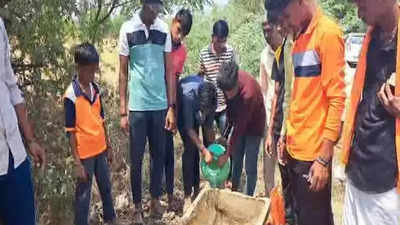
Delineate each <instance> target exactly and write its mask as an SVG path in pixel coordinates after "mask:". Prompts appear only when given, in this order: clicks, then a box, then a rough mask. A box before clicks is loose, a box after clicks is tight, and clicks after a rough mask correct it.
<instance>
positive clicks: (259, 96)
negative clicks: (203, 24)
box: [0, 0, 400, 225]
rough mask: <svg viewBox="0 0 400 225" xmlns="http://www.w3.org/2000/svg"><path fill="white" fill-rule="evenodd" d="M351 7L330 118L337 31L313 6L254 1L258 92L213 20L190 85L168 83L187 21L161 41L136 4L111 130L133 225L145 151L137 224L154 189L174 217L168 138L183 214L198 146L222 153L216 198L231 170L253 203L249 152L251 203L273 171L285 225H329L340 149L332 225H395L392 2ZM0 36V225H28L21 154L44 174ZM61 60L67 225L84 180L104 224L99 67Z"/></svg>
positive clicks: (145, 6) (85, 55)
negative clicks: (122, 162)
mask: <svg viewBox="0 0 400 225" xmlns="http://www.w3.org/2000/svg"><path fill="white" fill-rule="evenodd" d="M354 3H355V5H356V6H357V8H358V13H359V16H360V18H361V19H362V20H364V21H365V22H366V23H367V24H368V25H369V28H368V31H367V34H366V37H365V40H364V43H363V48H362V51H361V55H360V59H359V63H358V68H357V71H356V74H355V75H354V84H353V88H352V92H351V94H350V96H348V98H350V103H349V105H348V106H347V107H346V110H344V109H345V99H346V96H345V92H344V89H345V84H344V68H345V60H344V41H343V37H342V30H341V28H340V26H339V25H337V23H336V22H335V21H334V20H332V19H330V18H329V17H328V16H326V15H325V14H324V12H323V10H322V9H321V8H320V7H319V5H318V3H317V1H316V0H265V9H266V13H267V16H266V20H265V21H264V22H263V23H262V28H263V32H264V37H265V40H266V42H267V47H266V48H265V49H264V51H263V52H262V54H261V63H260V82H257V81H256V80H255V78H254V77H253V76H252V75H250V74H249V73H247V72H245V71H243V70H240V69H239V66H238V59H237V58H238V57H237V55H236V54H235V52H234V50H233V48H232V47H230V46H229V45H227V38H228V36H229V27H228V24H227V22H226V21H224V20H219V21H217V22H215V24H214V26H213V29H212V35H211V43H210V44H209V46H207V47H205V48H204V49H203V50H201V52H200V62H199V64H200V68H199V71H198V73H197V74H194V75H189V76H186V77H182V78H181V75H182V74H183V73H184V71H183V69H184V64H185V60H186V57H187V49H186V46H185V44H184V43H183V39H184V38H185V37H186V36H187V35H188V34H189V33H190V30H191V27H192V22H193V21H192V20H193V18H192V14H191V12H190V11H189V10H187V9H181V10H179V11H178V12H177V14H176V15H175V17H174V18H173V20H172V23H171V27H170V28H169V27H168V25H167V24H166V23H165V22H164V21H162V20H161V19H160V18H159V17H158V14H159V13H160V12H161V11H162V7H163V2H162V1H161V0H144V1H143V3H142V8H141V10H140V11H139V12H138V13H137V14H135V15H134V16H133V18H132V19H130V20H129V21H127V22H125V23H124V24H123V25H122V27H121V31H120V38H119V46H120V49H119V61H120V69H119V90H120V117H121V121H120V125H121V128H122V129H123V130H124V132H126V134H127V135H128V136H129V141H130V143H129V146H130V147H129V152H130V161H131V162H130V164H131V165H130V169H131V188H132V196H133V202H134V204H135V211H134V216H133V218H132V219H133V221H134V223H135V224H144V220H143V216H144V215H143V206H142V167H143V165H142V164H143V157H144V154H145V149H146V144H147V143H148V146H149V148H148V149H149V152H150V156H151V160H150V194H151V198H152V200H151V204H150V209H151V215H153V216H160V215H162V213H163V210H162V207H161V204H160V197H161V195H162V192H163V185H164V183H163V177H165V190H166V193H167V195H168V206H169V207H168V208H169V209H171V210H173V208H174V170H175V163H174V161H175V157H174V155H175V154H174V152H175V151H174V135H175V134H176V132H177V131H179V134H180V136H181V138H182V141H183V146H184V153H183V155H182V170H183V184H184V194H185V200H184V201H185V204H184V205H185V206H184V208H187V207H188V206H189V205H190V204H191V202H192V201H193V200H194V199H195V198H196V197H197V195H198V193H199V191H200V171H199V162H200V156H201V157H203V158H204V160H205V162H207V163H210V162H211V161H212V160H213V156H212V153H211V152H210V151H209V150H208V149H207V146H209V145H210V144H211V143H215V142H218V143H224V144H225V145H226V153H225V154H224V155H223V156H221V157H219V159H218V164H219V165H220V166H223V165H224V164H225V163H226V162H227V161H228V160H229V159H230V160H231V161H232V168H231V175H230V178H229V181H227V182H226V187H229V188H231V189H232V191H239V190H240V188H241V187H240V186H241V185H240V183H241V182H240V181H241V175H242V170H243V166H244V167H245V173H246V185H245V190H243V192H244V193H245V194H247V195H250V196H253V195H254V192H255V187H256V183H257V168H258V155H259V149H260V145H261V143H262V142H263V146H264V156H263V161H264V179H265V193H266V194H267V195H268V193H269V192H270V191H271V190H272V188H273V187H274V186H275V182H274V173H275V172H274V171H275V167H276V164H277V162H278V164H279V171H280V174H281V180H282V190H283V196H284V200H285V214H286V223H287V224H289V225H314V224H318V225H332V224H334V220H333V213H332V207H331V186H332V181H331V169H332V157H333V154H334V146H335V144H336V143H337V141H338V139H339V138H340V137H342V140H343V162H344V163H345V164H346V173H347V184H346V191H345V202H344V209H343V210H344V213H343V222H344V224H345V225H394V224H400V195H399V192H400V179H399V175H400V173H399V166H398V161H399V160H400V152H399V151H396V149H397V148H398V147H400V138H399V137H400V136H399V135H397V130H398V129H400V127H399V126H400V122H399V121H400V120H399V118H400V97H398V95H399V94H400V71H399V69H400V64H399V65H397V61H398V55H397V49H398V45H397V43H398V37H399V36H398V26H400V17H399V13H400V11H399V7H398V5H397V0H354ZM0 35H1V39H0V48H1V50H0V70H1V73H0V86H1V88H0V93H1V97H0V102H1V104H0V105H1V107H0V195H1V196H2V197H1V199H2V201H0V223H1V222H3V223H5V224H6V225H31V224H32V225H34V224H35V207H34V197H33V196H34V194H33V193H34V191H33V185H32V178H31V172H30V160H29V157H28V156H27V152H26V150H25V146H26V147H27V150H28V152H29V154H30V155H31V156H32V158H33V160H34V163H35V165H41V166H44V165H45V164H46V157H45V151H44V149H43V148H42V147H41V146H40V145H39V144H38V142H37V141H36V138H35V135H34V132H33V129H32V126H31V124H30V122H29V120H28V118H27V110H26V108H25V105H24V99H23V97H22V94H21V91H20V90H19V88H18V86H17V81H16V78H15V76H14V74H13V70H12V68H11V63H10V49H9V43H8V38H7V34H6V31H5V27H4V24H3V23H2V21H1V23H0ZM74 60H75V64H76V75H75V76H74V78H73V81H72V83H71V84H70V86H69V87H68V88H67V90H66V92H65V95H64V109H65V129H66V132H67V136H68V138H69V142H70V146H71V149H72V154H73V157H74V162H75V174H76V176H77V178H78V179H77V185H76V193H75V205H74V208H75V219H74V223H75V224H77V225H87V224H88V215H89V208H90V207H89V205H90V196H91V187H92V180H93V176H94V177H95V179H96V182H97V184H98V187H99V190H100V194H101V199H102V202H103V217H104V221H105V222H106V223H108V224H118V220H117V218H116V213H115V210H114V204H113V198H112V195H111V188H112V185H111V179H110V168H109V166H110V163H111V162H112V159H113V157H112V156H113V154H112V149H111V145H110V140H109V138H108V135H107V130H106V126H105V125H104V123H105V122H104V119H105V115H104V109H103V104H102V99H101V94H100V93H101V92H100V90H101V87H99V85H98V84H96V83H95V82H94V76H95V73H96V72H97V71H98V70H99V62H100V58H99V54H98V52H97V51H96V48H95V47H94V46H93V45H91V44H89V43H83V44H80V45H78V46H76V47H75V49H74ZM399 60H400V59H399ZM397 78H399V79H397ZM344 111H346V112H345V121H344V124H342V119H341V118H342V115H343V114H344ZM215 124H216V127H215V126H214V125H215ZM342 126H343V129H342ZM200 129H201V131H202V132H201V134H202V138H201V137H200ZM217 133H219V134H217ZM216 137H219V138H218V140H217V138H216ZM263 138H264V141H263ZM243 163H244V164H245V165H243ZM21 215H23V216H21Z"/></svg>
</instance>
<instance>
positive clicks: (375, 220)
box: [343, 179, 400, 225]
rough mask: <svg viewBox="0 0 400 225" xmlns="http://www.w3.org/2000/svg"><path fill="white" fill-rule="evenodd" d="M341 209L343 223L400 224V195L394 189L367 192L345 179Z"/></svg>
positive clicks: (364, 224) (362, 224) (359, 224)
mask: <svg viewBox="0 0 400 225" xmlns="http://www.w3.org/2000/svg"><path fill="white" fill-rule="evenodd" d="M343 211H344V212H343V224H344V225H400V195H399V193H398V192H397V190H396V189H392V190H390V191H388V192H385V193H380V194H368V193H365V192H362V191H360V190H358V189H357V188H356V187H354V186H353V185H352V184H351V181H350V179H347V184H346V194H345V203H344V210H343Z"/></svg>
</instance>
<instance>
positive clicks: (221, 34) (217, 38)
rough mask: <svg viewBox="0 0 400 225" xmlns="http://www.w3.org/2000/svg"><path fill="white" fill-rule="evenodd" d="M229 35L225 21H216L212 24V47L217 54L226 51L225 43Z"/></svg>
mask: <svg viewBox="0 0 400 225" xmlns="http://www.w3.org/2000/svg"><path fill="white" fill-rule="evenodd" d="M228 35H229V26H228V23H227V22H226V21H225V20H218V21H217V22H215V23H214V26H213V33H212V45H213V47H214V50H215V51H216V53H217V54H221V53H223V52H224V51H225V50H226V41H227V39H228Z"/></svg>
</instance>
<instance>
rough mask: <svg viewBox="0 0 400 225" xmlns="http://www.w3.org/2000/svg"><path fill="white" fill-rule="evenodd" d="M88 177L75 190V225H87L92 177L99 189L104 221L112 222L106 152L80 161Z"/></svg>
mask: <svg viewBox="0 0 400 225" xmlns="http://www.w3.org/2000/svg"><path fill="white" fill-rule="evenodd" d="M81 162H82V165H83V167H84V168H85V170H86V173H87V175H88V182H79V181H78V183H77V185H76V190H75V224H76V225H88V216H89V205H90V196H91V191H92V179H93V175H94V176H95V178H96V182H97V186H98V187H99V190H100V194H101V200H102V202H103V218H104V221H106V222H110V221H113V220H114V219H115V217H116V215H115V210H114V204H113V200H112V196H111V179H110V169H109V167H108V162H107V154H106V152H103V153H101V154H100V155H97V156H94V157H90V158H88V159H83V160H81Z"/></svg>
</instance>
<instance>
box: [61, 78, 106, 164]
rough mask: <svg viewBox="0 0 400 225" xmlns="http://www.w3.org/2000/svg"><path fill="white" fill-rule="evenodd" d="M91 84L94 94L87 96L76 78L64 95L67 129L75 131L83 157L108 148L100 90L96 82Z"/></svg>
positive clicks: (88, 156) (80, 155) (91, 155)
mask: <svg viewBox="0 0 400 225" xmlns="http://www.w3.org/2000/svg"><path fill="white" fill-rule="evenodd" d="M90 86H91V89H92V90H93V91H92V96H87V95H86V94H85V93H84V92H83V91H82V89H81V87H80V85H79V82H78V80H77V79H74V80H73V81H72V84H71V85H70V86H69V87H68V89H67V91H66V92H65V96H64V110H65V129H66V131H67V132H75V134H76V142H77V150H78V154H79V157H80V158H81V159H87V158H90V157H93V156H96V155H99V154H101V153H102V152H104V151H105V150H106V149H107V142H106V134H105V129H104V111H103V106H102V102H101V97H100V91H99V88H98V86H97V85H96V84H95V83H91V84H90Z"/></svg>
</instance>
